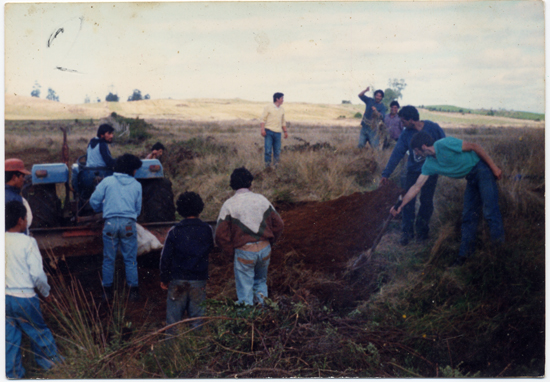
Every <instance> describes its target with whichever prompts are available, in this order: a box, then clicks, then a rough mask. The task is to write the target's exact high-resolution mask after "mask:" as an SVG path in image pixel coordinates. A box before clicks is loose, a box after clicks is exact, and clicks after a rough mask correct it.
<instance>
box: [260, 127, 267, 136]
mask: <svg viewBox="0 0 550 382" xmlns="http://www.w3.org/2000/svg"><path fill="white" fill-rule="evenodd" d="M260 134H262V137H265V136H266V135H267V133H266V132H265V129H264V128H263V127H262V131H261V133H260Z"/></svg>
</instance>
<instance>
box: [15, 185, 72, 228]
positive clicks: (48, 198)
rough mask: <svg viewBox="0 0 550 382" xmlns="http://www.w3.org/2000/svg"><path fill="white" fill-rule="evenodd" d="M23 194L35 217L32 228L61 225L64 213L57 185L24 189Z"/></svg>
mask: <svg viewBox="0 0 550 382" xmlns="http://www.w3.org/2000/svg"><path fill="white" fill-rule="evenodd" d="M22 194H23V197H24V198H25V199H27V201H28V202H29V206H30V207H31V211H32V216H33V219H32V225H31V228H48V227H59V226H60V225H61V220H62V215H63V212H62V210H61V200H59V198H58V197H57V192H56V189H55V184H41V185H34V186H30V187H23V191H22Z"/></svg>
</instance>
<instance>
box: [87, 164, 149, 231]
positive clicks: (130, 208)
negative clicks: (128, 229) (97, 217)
mask: <svg viewBox="0 0 550 382" xmlns="http://www.w3.org/2000/svg"><path fill="white" fill-rule="evenodd" d="M90 206H92V208H93V209H94V211H96V212H101V211H103V218H104V219H109V218H131V219H134V220H136V219H137V217H138V216H139V214H140V213H141V184H140V183H139V182H138V181H137V180H136V179H135V178H134V177H133V176H130V175H127V174H122V173H120V172H115V173H114V174H113V175H112V176H108V177H106V178H105V179H103V180H102V181H101V182H100V183H99V184H98V185H97V187H96V189H95V191H94V193H93V194H92V197H91V198H90Z"/></svg>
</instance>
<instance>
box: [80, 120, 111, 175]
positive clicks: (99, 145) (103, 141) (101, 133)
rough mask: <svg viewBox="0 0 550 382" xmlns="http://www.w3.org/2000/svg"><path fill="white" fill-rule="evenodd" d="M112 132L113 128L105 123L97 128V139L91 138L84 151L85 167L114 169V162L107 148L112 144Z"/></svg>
mask: <svg viewBox="0 0 550 382" xmlns="http://www.w3.org/2000/svg"><path fill="white" fill-rule="evenodd" d="M114 131H115V129H114V128H113V126H111V125H108V124H106V123H104V124H103V125H101V126H99V128H98V129H97V137H95V138H92V140H91V141H90V143H89V144H88V148H87V149H86V167H107V168H108V169H109V170H113V169H114V168H115V160H114V159H113V157H112V156H111V151H110V150H109V146H108V144H109V143H112V142H113V136H114V133H113V132H114Z"/></svg>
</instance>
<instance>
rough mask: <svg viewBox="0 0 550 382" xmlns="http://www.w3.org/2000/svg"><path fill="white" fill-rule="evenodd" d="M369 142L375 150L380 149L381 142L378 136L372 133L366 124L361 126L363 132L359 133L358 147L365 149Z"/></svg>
mask: <svg viewBox="0 0 550 382" xmlns="http://www.w3.org/2000/svg"><path fill="white" fill-rule="evenodd" d="M367 142H369V144H370V146H371V147H372V148H373V149H375V148H377V147H378V143H379V142H380V139H379V137H378V134H376V132H374V131H372V129H371V128H370V126H367V125H365V124H363V123H362V124H361V132H360V133H359V144H358V145H357V147H358V148H360V149H361V148H363V147H365V145H366V144H367Z"/></svg>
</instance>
